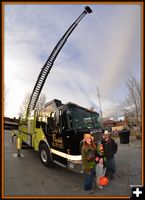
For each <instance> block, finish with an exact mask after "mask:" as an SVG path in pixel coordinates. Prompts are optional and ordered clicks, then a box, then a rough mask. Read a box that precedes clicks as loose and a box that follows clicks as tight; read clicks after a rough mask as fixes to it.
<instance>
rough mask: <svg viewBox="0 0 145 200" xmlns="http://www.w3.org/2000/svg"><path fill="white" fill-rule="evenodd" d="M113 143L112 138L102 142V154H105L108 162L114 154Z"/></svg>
mask: <svg viewBox="0 0 145 200" xmlns="http://www.w3.org/2000/svg"><path fill="white" fill-rule="evenodd" d="M114 143H115V141H114V140H113V139H112V138H110V139H109V140H108V141H106V140H104V139H103V140H102V144H103V147H104V154H105V156H106V159H107V160H110V159H111V158H112V157H113V156H114V154H115V152H114Z"/></svg>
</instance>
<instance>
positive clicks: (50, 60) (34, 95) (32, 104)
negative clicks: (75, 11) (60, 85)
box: [26, 6, 92, 119]
mask: <svg viewBox="0 0 145 200" xmlns="http://www.w3.org/2000/svg"><path fill="white" fill-rule="evenodd" d="M91 12H92V10H91V8H90V7H88V6H86V7H85V10H84V11H83V12H82V14H81V15H80V16H79V17H78V18H77V19H76V20H75V22H74V23H73V24H72V25H71V26H70V27H69V28H68V30H67V31H66V32H65V34H64V35H63V36H62V38H61V39H60V40H59V42H58V43H57V44H56V46H55V47H54V49H53V51H52V53H51V54H50V56H49V58H48V59H47V61H46V63H45V64H44V66H43V67H42V69H41V72H40V74H39V76H38V79H37V81H36V84H35V86H34V89H33V91H32V94H31V97H30V101H29V104H28V108H27V113H26V119H27V118H28V117H29V116H30V115H31V111H32V110H34V109H35V106H36V103H37V100H38V98H39V96H40V93H41V90H42V88H43V86H44V83H45V81H46V78H47V76H48V74H49V72H50V70H51V68H52V66H53V64H54V61H55V59H56V58H57V56H58V54H59V52H60V50H61V49H62V47H63V46H64V44H65V43H66V41H67V39H68V37H69V36H70V34H71V33H72V32H73V30H74V29H75V28H76V26H77V25H78V23H79V22H80V21H81V20H82V18H83V17H84V16H85V15H86V14H87V13H89V14H90V13H91Z"/></svg>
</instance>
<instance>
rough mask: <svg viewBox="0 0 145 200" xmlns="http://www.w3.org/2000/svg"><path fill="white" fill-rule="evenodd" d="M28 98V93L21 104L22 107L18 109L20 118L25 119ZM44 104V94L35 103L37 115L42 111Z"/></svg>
mask: <svg viewBox="0 0 145 200" xmlns="http://www.w3.org/2000/svg"><path fill="white" fill-rule="evenodd" d="M30 97H31V95H30V93H26V95H25V98H24V101H23V103H22V105H21V107H20V112H19V115H20V116H21V117H25V116H26V113H27V108H28V104H29V101H30ZM45 104H46V96H45V95H44V94H42V95H41V96H40V97H39V99H38V101H37V104H36V107H35V110H37V111H38V113H40V112H41V111H42V109H43V108H44V106H45Z"/></svg>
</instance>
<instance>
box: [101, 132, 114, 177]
mask: <svg viewBox="0 0 145 200" xmlns="http://www.w3.org/2000/svg"><path fill="white" fill-rule="evenodd" d="M110 135H111V133H110V132H109V131H108V130H105V131H104V134H103V139H102V142H101V143H102V144H103V149H104V154H105V157H106V176H107V177H108V178H110V179H113V178H114V174H115V171H116V169H115V159H114V154H115V153H116V151H117V150H116V145H117V144H116V143H115V140H114V139H112V138H111V137H110Z"/></svg>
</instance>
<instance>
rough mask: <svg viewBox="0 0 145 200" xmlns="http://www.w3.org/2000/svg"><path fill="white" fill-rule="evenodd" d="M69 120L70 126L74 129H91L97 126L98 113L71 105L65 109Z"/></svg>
mask: <svg viewBox="0 0 145 200" xmlns="http://www.w3.org/2000/svg"><path fill="white" fill-rule="evenodd" d="M67 113H68V114H69V118H70V121H71V126H72V128H75V129H85V128H87V129H92V128H99V122H98V118H99V115H98V114H97V113H94V112H90V111H87V110H84V109H81V108H77V107H73V108H70V109H69V110H67Z"/></svg>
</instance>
